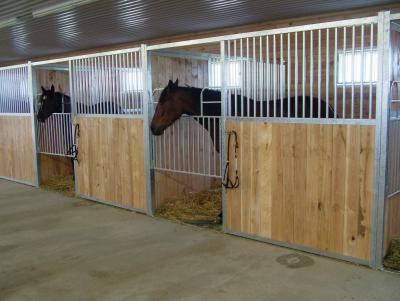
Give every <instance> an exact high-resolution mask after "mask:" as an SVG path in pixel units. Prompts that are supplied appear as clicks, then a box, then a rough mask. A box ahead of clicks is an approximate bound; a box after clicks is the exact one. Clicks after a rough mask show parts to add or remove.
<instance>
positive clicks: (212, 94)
mask: <svg viewBox="0 0 400 301" xmlns="http://www.w3.org/2000/svg"><path fill="white" fill-rule="evenodd" d="M182 89H185V91H186V92H187V93H189V95H190V107H191V111H192V112H187V114H188V115H201V112H202V109H201V107H202V106H203V115H205V116H208V115H215V105H211V106H210V105H204V104H202V102H201V91H202V90H203V89H201V88H194V87H183V88H182ZM210 101H212V102H214V101H221V92H220V91H215V90H209V89H206V90H204V91H203V103H207V102H210ZM193 112H194V113H193Z"/></svg>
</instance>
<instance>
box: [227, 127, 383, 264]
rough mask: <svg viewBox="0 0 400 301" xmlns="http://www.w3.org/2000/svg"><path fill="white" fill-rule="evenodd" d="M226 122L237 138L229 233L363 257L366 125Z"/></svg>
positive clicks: (369, 141)
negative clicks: (236, 170)
mask: <svg viewBox="0 0 400 301" xmlns="http://www.w3.org/2000/svg"><path fill="white" fill-rule="evenodd" d="M226 127H227V130H235V131H236V132H237V133H238V138H239V164H238V165H239V176H240V187H239V188H238V189H230V190H228V191H227V212H226V214H227V228H228V230H229V232H232V233H238V234H247V235H255V236H257V237H260V238H264V239H268V240H273V241H279V242H284V243H290V244H292V245H297V246H303V247H305V248H307V249H313V250H318V251H322V252H326V253H330V254H337V255H340V256H348V257H353V258H357V259H361V260H365V261H367V260H369V258H370V245H371V208H372V200H373V174H374V172H373V171H374V169H373V167H374V141H375V127H374V126H360V125H327V124H325V125H318V124H278V123H264V122H256V121H254V122H245V121H233V120H231V121H227V123H226ZM232 149H233V147H231V151H232ZM231 158H233V153H231ZM232 172H233V171H232Z"/></svg>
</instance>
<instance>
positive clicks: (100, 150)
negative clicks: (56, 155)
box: [70, 48, 150, 212]
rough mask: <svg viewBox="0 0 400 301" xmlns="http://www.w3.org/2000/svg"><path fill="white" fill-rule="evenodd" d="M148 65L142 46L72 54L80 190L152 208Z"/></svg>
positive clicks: (80, 193)
mask: <svg viewBox="0 0 400 301" xmlns="http://www.w3.org/2000/svg"><path fill="white" fill-rule="evenodd" d="M143 65H144V66H146V57H145V56H143V51H142V50H141V49H140V48H134V49H128V50H122V51H114V52H108V53H98V54H93V55H88V56H82V57H74V58H70V70H71V76H70V77H71V82H70V89H71V99H72V114H73V123H74V126H75V144H76V153H77V156H76V160H75V189H76V194H77V196H80V197H83V198H87V199H90V200H94V201H98V202H102V203H106V204H111V205H114V206H118V207H121V208H126V209H130V210H135V211H139V212H148V206H147V197H148V196H149V195H150V193H149V192H148V191H147V190H148V187H149V180H150V176H149V174H148V170H149V168H148V166H149V160H150V159H149V154H150V152H149V141H148V139H147V137H148V130H147V129H148V126H147V116H146V114H145V112H147V97H148V96H147V95H146V94H145V93H144V92H143V91H144V90H143V86H144V83H145V82H146V73H145V72H144V71H145V70H144V69H143V67H142V66H143ZM145 137H146V138H145Z"/></svg>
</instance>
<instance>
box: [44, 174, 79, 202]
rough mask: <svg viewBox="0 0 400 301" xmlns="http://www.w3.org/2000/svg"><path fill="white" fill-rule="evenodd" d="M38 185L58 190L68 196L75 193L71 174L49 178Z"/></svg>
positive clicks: (46, 188)
mask: <svg viewBox="0 0 400 301" xmlns="http://www.w3.org/2000/svg"><path fill="white" fill-rule="evenodd" d="M40 187H41V188H43V189H45V190H51V191H57V192H60V193H62V194H64V195H66V196H69V197H73V196H74V195H75V192H74V181H73V178H72V175H66V176H65V175H64V176H56V177H52V178H49V179H47V180H46V181H44V182H43V183H42V184H41V185H40Z"/></svg>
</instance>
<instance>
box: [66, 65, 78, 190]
mask: <svg viewBox="0 0 400 301" xmlns="http://www.w3.org/2000/svg"><path fill="white" fill-rule="evenodd" d="M68 72H69V73H68V75H69V91H70V98H71V130H72V145H75V147H76V148H77V147H78V146H77V145H76V141H75V138H76V137H75V126H76V124H75V123H76V121H75V117H76V104H75V95H74V91H75V90H74V87H73V84H74V82H73V81H74V76H73V73H72V72H73V70H72V61H71V60H68ZM73 165H74V191H75V195H76V196H77V195H78V174H77V170H78V163H77V161H76V160H73Z"/></svg>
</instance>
